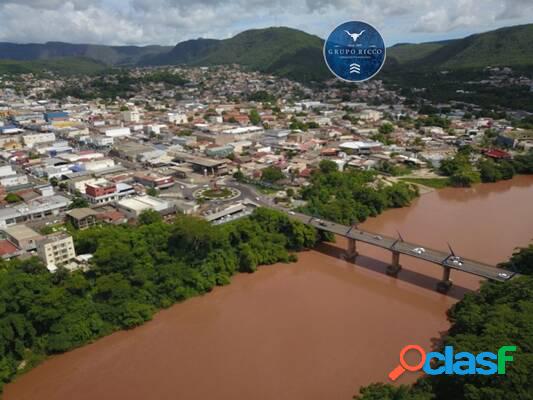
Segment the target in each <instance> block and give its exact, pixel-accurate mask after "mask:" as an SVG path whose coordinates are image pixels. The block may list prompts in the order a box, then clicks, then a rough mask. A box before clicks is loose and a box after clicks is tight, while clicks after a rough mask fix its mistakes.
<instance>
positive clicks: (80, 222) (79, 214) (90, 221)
mask: <svg viewBox="0 0 533 400" xmlns="http://www.w3.org/2000/svg"><path fill="white" fill-rule="evenodd" d="M97 215H98V213H97V212H96V211H94V210H93V209H91V208H75V209H73V210H70V211H68V212H67V220H68V221H70V223H72V225H73V226H74V227H75V228H76V229H79V230H84V229H87V228H90V227H91V226H94V225H96V222H97V219H96V216H97Z"/></svg>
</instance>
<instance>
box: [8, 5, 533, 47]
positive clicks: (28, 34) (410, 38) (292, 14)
mask: <svg viewBox="0 0 533 400" xmlns="http://www.w3.org/2000/svg"><path fill="white" fill-rule="evenodd" d="M348 20H363V21H366V22H369V23H371V24H373V25H374V26H376V27H377V28H378V29H379V30H380V31H381V32H382V34H383V36H384V38H385V41H386V43H387V45H393V44H395V43H398V42H424V41H432V40H443V39H449V38H458V37H463V36H466V35H468V34H471V33H477V32H483V31H487V30H491V29H496V28H499V27H502V26H509V25H517V24H523V23H531V22H533V0H332V1H327V0H195V1H191V0H109V1H106V0H71V1H64V0H0V21H2V23H1V24H0V41H11V42H18V43H28V42H37V43H42V42H46V41H64V42H72V43H96V44H113V45H124V44H127V45H131V44H136V45H146V44H164V45H174V44H176V43H177V42H179V41H182V40H186V39H193V38H198V37H208V38H227V37H230V36H233V35H235V34H236V33H239V32H241V31H243V30H246V29H250V28H262V27H268V26H289V27H293V28H297V29H302V30H304V31H306V32H309V33H313V34H316V35H318V36H321V37H325V36H327V35H328V33H329V32H330V31H331V30H332V29H333V28H334V27H335V26H336V25H338V24H340V23H342V22H345V21H348Z"/></svg>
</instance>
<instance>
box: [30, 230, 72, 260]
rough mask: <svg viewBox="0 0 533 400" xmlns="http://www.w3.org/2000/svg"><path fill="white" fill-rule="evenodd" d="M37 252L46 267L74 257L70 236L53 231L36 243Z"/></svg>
mask: <svg viewBox="0 0 533 400" xmlns="http://www.w3.org/2000/svg"><path fill="white" fill-rule="evenodd" d="M37 254H38V255H39V258H41V260H43V262H44V263H45V264H46V266H47V267H48V268H51V267H52V268H53V267H56V266H59V265H63V264H66V263H67V262H69V261H70V260H72V259H73V258H75V257H76V251H75V249H74V241H73V240H72V236H70V235H68V234H66V233H63V232H61V233H54V234H52V235H48V236H47V237H46V238H45V239H43V240H41V241H40V242H38V243H37Z"/></svg>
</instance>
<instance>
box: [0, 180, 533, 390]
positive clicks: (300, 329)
mask: <svg viewBox="0 0 533 400" xmlns="http://www.w3.org/2000/svg"><path fill="white" fill-rule="evenodd" d="M532 205H533V177H519V178H516V179H514V180H513V181H511V182H500V183H497V184H490V185H480V186H477V187H475V188H474V189H468V190H463V189H445V190H441V191H438V192H433V193H429V194H426V195H424V196H422V197H421V198H420V199H418V200H417V201H416V202H415V203H414V204H413V205H412V206H411V207H409V208H405V209H399V210H391V211H388V212H386V213H384V214H383V215H381V216H380V217H378V218H376V219H373V220H369V221H368V222H366V223H365V224H364V228H365V229H368V230H371V231H374V232H379V233H384V234H395V233H396V231H397V230H398V231H400V232H401V234H402V235H403V237H404V238H405V239H406V240H410V241H414V242H419V243H421V244H423V245H426V246H429V247H434V248H438V249H446V248H447V247H446V243H447V242H450V244H451V245H452V247H453V248H454V250H455V251H456V253H460V254H462V255H463V256H466V257H471V258H474V259H478V260H480V261H485V262H489V263H497V262H500V261H504V260H505V259H507V258H508V257H509V256H510V255H511V254H512V252H513V249H514V248H515V247H517V246H525V245H527V244H528V243H529V241H530V239H532V238H533V208H532ZM343 246H344V243H343V242H342V241H339V243H336V244H334V245H331V244H324V245H322V246H321V247H320V248H319V249H318V250H316V251H308V252H305V253H302V254H300V256H299V261H298V262H297V263H295V264H290V265H275V266H268V267H263V268H261V269H260V270H259V271H258V272H257V273H255V274H251V275H239V276H236V277H235V278H234V279H233V282H232V284H231V285H229V286H226V287H222V288H217V289H216V290H214V291H213V292H212V293H210V294H208V295H206V296H203V297H200V298H195V299H191V300H189V301H187V302H185V303H182V304H178V305H175V306H174V307H172V308H170V309H168V310H165V311H163V312H160V313H159V314H158V315H157V316H156V317H155V318H154V320H153V321H152V322H149V323H147V324H146V325H144V326H142V327H140V328H138V329H135V330H133V331H129V332H119V333H116V334H113V335H111V336H109V337H106V338H104V339H101V340H99V341H97V342H96V343H94V344H91V345H88V346H85V347H83V348H80V349H77V350H74V351H72V352H69V353H67V354H63V355H60V356H56V357H53V358H51V359H49V360H48V361H46V362H44V363H43V364H42V365H40V366H39V367H38V368H36V369H34V370H32V371H30V372H29V373H28V374H26V375H24V376H22V377H21V378H19V379H18V380H17V381H16V382H15V383H14V384H11V385H8V386H7V388H6V391H5V399H7V400H30V399H31V400H34V399H46V400H95V399H99V400H147V399H156V400H171V399H172V400H176V399H186V400H199V399H202V400H207V399H223V400H225V399H228V400H229V399H231V400H238V399H246V400H248V399H265V400H266V399H268V400H274V399H276V400H283V399H290V400H295V399H305V400H312V399H317V400H318V399H320V400H323V399H351V398H352V396H353V395H354V394H356V393H357V392H358V388H359V387H360V386H361V385H367V384H369V383H371V382H376V381H385V380H386V379H387V374H388V372H389V371H390V370H391V369H392V368H394V367H395V366H396V364H397V362H398V352H399V350H400V349H401V348H402V347H403V346H405V345H407V344H412V343H414V344H419V345H421V346H423V347H424V348H426V349H429V348H431V346H432V344H434V343H435V341H437V340H438V339H439V337H440V335H441V334H442V333H443V332H445V331H446V329H447V328H448V323H447V321H446V316H445V312H446V310H447V309H448V308H449V307H450V305H452V304H453V303H454V302H455V301H457V299H460V298H461V297H462V296H463V295H464V293H465V292H467V291H469V290H473V289H476V288H477V287H478V285H479V279H478V278H476V277H473V276H468V275H464V274H462V273H457V272H452V279H453V281H454V283H455V286H454V288H453V289H452V291H451V292H450V294H449V295H448V296H445V295H441V294H438V293H436V292H435V291H434V286H435V284H436V283H437V281H438V279H439V278H440V276H441V270H440V268H439V267H438V266H436V265H432V264H427V263H424V262H420V261H417V260H414V259H411V258H409V257H406V256H402V258H401V260H400V261H401V263H402V265H403V267H404V270H403V271H402V272H401V273H400V275H399V277H398V278H397V279H394V278H390V277H388V276H386V275H385V274H384V271H385V268H386V265H387V263H388V262H389V260H390V254H387V253H386V252H384V251H380V250H376V249H374V248H371V247H368V246H360V247H359V249H358V250H359V251H360V253H361V254H362V255H361V256H360V257H359V258H358V260H357V263H356V264H355V265H354V264H351V263H348V262H345V261H343V260H342V259H339V258H336V257H337V256H338V255H339V254H340V247H343ZM414 378H415V376H414V375H413V374H404V376H403V377H402V378H400V380H399V382H402V383H406V382H410V381H412V380H413V379H414Z"/></svg>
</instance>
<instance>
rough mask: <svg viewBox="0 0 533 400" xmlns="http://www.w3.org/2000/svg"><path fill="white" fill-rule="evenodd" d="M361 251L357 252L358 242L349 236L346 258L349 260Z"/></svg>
mask: <svg viewBox="0 0 533 400" xmlns="http://www.w3.org/2000/svg"><path fill="white" fill-rule="evenodd" d="M358 255H359V253H358V252H357V242H356V240H355V239H351V238H348V248H347V249H346V258H347V259H348V260H353V259H355V258H356V257H357V256H358Z"/></svg>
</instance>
